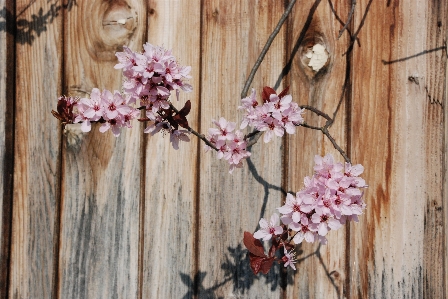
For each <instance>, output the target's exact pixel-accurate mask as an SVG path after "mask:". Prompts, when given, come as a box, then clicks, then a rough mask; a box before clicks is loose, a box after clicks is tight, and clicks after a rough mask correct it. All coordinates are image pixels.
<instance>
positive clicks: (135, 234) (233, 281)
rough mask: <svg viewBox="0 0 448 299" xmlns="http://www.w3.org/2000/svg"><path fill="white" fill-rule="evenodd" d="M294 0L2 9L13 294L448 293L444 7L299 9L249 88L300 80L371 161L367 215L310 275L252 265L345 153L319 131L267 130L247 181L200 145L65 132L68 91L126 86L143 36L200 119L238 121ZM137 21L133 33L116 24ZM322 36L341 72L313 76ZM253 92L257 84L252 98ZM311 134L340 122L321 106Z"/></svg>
mask: <svg viewBox="0 0 448 299" xmlns="http://www.w3.org/2000/svg"><path fill="white" fill-rule="evenodd" d="M288 4H289V1H288V0H285V1H274V0H241V1H223V0H211V1H208V0H151V1H144V0H113V1H100V0H92V1H90V0H89V1H87V0H76V1H75V0H66V1H56V0H50V1H48V0H35V1H29V0H20V1H11V0H0V168H1V169H2V170H3V171H2V172H1V174H2V177H1V178H0V191H1V193H0V209H1V211H0V258H1V260H0V298H1V299H6V298H11V299H12V298H14V299H15V298H24V299H28V298H45V299H46V298H54V299H56V298H61V299H62V298H130V299H132V298H138V299H142V298H291V299H292V298H446V297H447V296H448V293H447V292H448V283H447V277H448V261H447V244H448V240H447V238H446V229H447V218H448V212H447V203H448V202H447V196H448V191H447V187H446V186H447V181H446V169H447V166H446V165H447V163H448V162H447V161H448V160H447V157H446V149H447V141H446V140H447V138H448V134H447V132H448V125H447V114H446V109H445V105H446V84H447V82H446V66H447V63H446V61H447V48H446V40H447V20H448V13H447V9H448V5H447V3H446V1H420V0H411V1H398V0H388V1H373V0H358V1H356V6H355V10H354V14H353V18H352V19H351V22H350V24H349V26H348V28H347V30H346V31H345V32H343V34H342V36H341V37H340V38H338V35H339V30H340V29H341V28H342V27H343V26H344V23H345V22H346V20H347V18H348V15H349V12H350V8H351V5H352V1H351V0H343V1H334V0H333V1H332V0H329V1H322V0H314V1H297V3H296V4H295V7H294V8H293V10H292V12H291V14H290V16H289V17H288V19H287V21H286V22H285V24H284V25H283V27H282V28H281V30H280V32H279V34H278V35H277V37H276V39H275V40H274V42H273V44H272V46H271V48H270V50H269V52H268V54H267V56H266V57H265V59H264V61H263V62H262V63H261V66H260V69H259V71H258V72H257V74H256V76H255V79H254V81H253V83H252V85H251V88H252V87H253V88H255V89H256V90H257V93H258V94H260V93H261V88H262V87H263V86H265V85H268V86H271V87H274V88H275V89H277V90H278V91H281V90H282V89H283V88H285V87H287V86H289V87H290V93H291V95H292V96H293V100H294V101H296V102H297V103H299V104H307V105H312V106H315V107H316V108H318V109H320V110H322V111H324V112H325V113H327V114H328V115H330V116H331V117H335V122H334V124H333V125H332V126H331V127H330V132H331V134H332V136H333V137H334V138H335V139H336V140H337V142H338V144H339V145H340V146H341V147H342V148H343V149H344V150H345V151H346V152H347V153H348V155H349V156H350V157H351V159H352V161H353V163H356V164H357V163H361V164H363V165H364V166H365V173H364V174H363V177H364V178H365V179H366V181H367V184H368V185H369V188H368V189H367V190H366V192H365V201H366V203H367V209H366V212H365V214H364V215H362V216H361V217H360V222H359V223H352V224H350V225H349V226H346V227H343V228H342V229H340V230H339V231H337V232H330V233H329V235H328V244H327V245H324V246H320V245H318V244H304V245H299V246H297V248H296V251H297V258H298V260H299V261H298V263H297V264H296V265H297V271H296V272H294V271H292V270H291V269H287V270H286V269H284V268H283V267H282V266H281V265H277V264H276V265H274V267H273V268H272V269H271V272H270V273H269V274H268V275H262V274H259V275H258V276H254V275H253V274H252V272H251V270H250V268H249V263H248V260H247V257H246V254H247V251H246V250H245V248H244V246H243V244H242V238H243V232H244V231H251V232H254V231H255V230H256V229H257V227H258V221H259V219H260V217H270V215H271V214H272V213H273V212H275V209H276V207H279V206H281V205H282V203H283V201H284V199H285V195H286V192H296V191H298V190H300V188H302V186H303V178H304V177H305V176H307V175H311V174H312V167H313V164H314V163H313V157H314V155H315V154H320V155H324V154H327V153H332V154H333V155H335V156H336V157H337V159H338V160H339V161H342V160H343V159H342V157H341V156H340V155H339V154H338V152H337V151H336V150H335V149H334V148H333V146H332V144H331V143H330V142H329V141H328V139H326V138H325V136H323V135H322V133H321V132H319V131H316V130H310V129H305V128H297V132H296V134H295V135H293V136H286V137H284V138H276V139H275V140H274V141H273V142H270V143H268V144H264V143H263V142H262V139H260V141H259V142H258V143H257V144H255V145H254V146H253V147H252V148H251V152H252V157H251V158H250V159H249V160H247V162H245V165H244V168H243V169H237V170H235V171H234V173H233V174H232V175H230V174H229V173H228V166H227V165H226V163H225V162H224V161H220V160H217V159H216V155H215V154H214V153H211V152H209V153H205V152H204V150H203V143H202V142H198V140H197V139H196V138H195V137H194V136H191V139H192V140H191V142H190V143H183V144H181V145H180V149H179V150H178V151H176V150H174V149H172V147H171V145H170V143H169V137H168V136H165V137H163V136H162V134H158V135H155V136H149V135H147V134H144V133H143V129H144V125H143V124H140V123H137V122H135V124H134V127H133V128H132V129H131V130H123V131H122V134H121V135H120V137H119V138H115V137H114V136H113V135H112V134H111V133H110V132H107V133H106V134H101V133H99V132H98V127H99V126H97V125H94V126H93V128H92V129H93V130H92V132H90V133H89V134H84V133H82V132H81V131H80V130H79V128H78V127H76V126H73V125H70V126H67V128H66V130H62V128H61V127H60V126H59V123H58V121H57V120H56V119H55V118H53V116H52V115H51V113H50V111H51V110H52V109H55V108H56V101H57V97H58V95H61V94H66V95H72V96H85V95H87V94H88V93H89V92H90V91H91V90H92V88H93V87H98V88H100V89H103V88H107V89H110V90H115V89H117V90H119V89H120V86H121V82H122V76H121V72H120V71H119V70H115V69H114V68H113V66H114V65H115V63H116V57H115V52H116V51H121V49H122V46H123V45H128V46H129V47H130V48H132V49H133V50H141V49H142V44H143V43H145V42H146V41H149V42H150V43H153V44H156V45H161V46H164V47H166V48H169V49H172V50H173V54H174V55H175V56H176V57H177V58H178V60H179V62H180V63H181V64H182V65H191V66H192V72H191V75H192V79H190V82H189V83H190V84H192V85H193V88H194V91H193V92H192V93H189V94H186V93H181V96H180V101H179V102H177V101H176V100H174V101H173V102H174V105H175V106H177V107H182V105H183V104H184V103H185V102H186V101H187V100H190V101H191V102H192V111H191V113H190V114H189V115H188V120H189V123H190V125H191V126H192V127H193V128H196V129H197V130H198V131H199V132H201V133H207V129H208V128H209V127H212V126H213V125H212V120H213V119H219V117H225V118H227V119H229V120H232V121H240V120H241V118H242V114H241V112H240V111H238V110H237V106H238V105H240V94H241V90H242V88H243V85H244V83H245V81H246V79H247V77H248V75H249V73H250V71H251V69H252V66H253V65H254V63H255V62H256V60H257V58H258V56H259V54H260V52H261V50H262V48H263V46H264V44H265V42H266V41H267V39H268V37H269V35H270V34H271V32H272V31H273V29H274V28H275V26H276V25H277V22H278V20H279V19H280V17H281V16H282V14H283V12H284V10H285V8H286V7H287V6H288ZM121 19H125V20H126V22H125V24H122V22H117V20H121ZM315 44H321V45H323V46H324V47H325V48H326V50H327V51H328V54H329V59H328V62H327V63H326V64H325V66H324V67H323V68H322V69H320V70H319V71H318V72H316V71H313V70H312V69H311V67H310V66H308V63H309V58H307V57H306V53H307V52H308V50H309V49H310V48H311V47H312V46H313V45H315ZM249 92H250V91H249ZM305 119H306V121H307V123H308V124H311V125H323V124H324V119H322V118H321V117H317V116H316V115H314V114H313V113H312V112H310V111H308V112H306V114H305Z"/></svg>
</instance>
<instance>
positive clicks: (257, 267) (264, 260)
mask: <svg viewBox="0 0 448 299" xmlns="http://www.w3.org/2000/svg"><path fill="white" fill-rule="evenodd" d="M274 259H275V258H274V257H261V256H256V255H254V254H252V253H249V261H250V268H251V269H252V272H254V274H255V275H257V274H258V273H259V272H260V271H261V272H262V273H264V274H268V272H269V270H270V269H271V267H272V263H273V262H274Z"/></svg>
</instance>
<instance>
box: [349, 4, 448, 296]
mask: <svg viewBox="0 0 448 299" xmlns="http://www.w3.org/2000/svg"><path fill="white" fill-rule="evenodd" d="M366 10H367V11H368V12H367V15H366V17H365V19H364V20H363V13H362V12H364V11H366ZM446 14H447V7H446V3H445V2H443V1H429V2H428V1H408V2H406V3H404V2H401V1H392V0H391V1H387V3H384V2H383V3H380V2H376V1H359V2H358V11H357V14H356V19H355V28H357V27H359V26H360V24H361V25H363V26H362V29H361V30H360V31H359V32H360V33H359V36H358V37H359V39H360V44H361V47H360V48H358V47H357V46H356V47H355V50H354V64H353V65H354V66H355V68H354V71H353V78H354V81H353V82H354V83H353V106H352V113H351V115H352V131H351V135H352V137H351V140H352V148H353V156H354V157H355V159H356V161H357V162H360V163H362V164H364V165H365V169H366V171H365V175H366V180H367V183H368V184H369V185H370V187H369V189H368V190H367V192H366V195H367V198H366V202H367V211H366V214H365V215H364V216H363V217H362V219H361V223H360V224H357V225H354V226H352V227H351V228H350V229H351V240H350V247H351V248H352V251H351V257H350V267H351V269H350V286H351V293H350V297H351V298H361V297H362V298H367V297H369V298H380V297H381V298H445V297H446V277H445V274H444V271H446V270H445V269H444V266H445V265H446V264H445V261H446V247H445V245H444V238H445V233H446V231H445V227H446V226H444V221H445V224H446V219H444V213H445V211H444V209H446V197H445V198H444V197H443V196H444V189H445V190H446V185H443V176H444V174H445V173H446V169H444V168H443V167H444V163H443V161H444V160H443V159H444V155H446V146H445V145H446V144H445V143H444V142H445V141H444V136H445V134H446V133H445V122H446V119H445V118H444V114H445V112H444V110H445V105H446V97H445V93H446V90H445V79H446V77H445V76H446V47H445V42H444V41H445V38H446V28H447V27H446V26H447V25H446V19H447V15H446ZM445 167H446V165H445Z"/></svg>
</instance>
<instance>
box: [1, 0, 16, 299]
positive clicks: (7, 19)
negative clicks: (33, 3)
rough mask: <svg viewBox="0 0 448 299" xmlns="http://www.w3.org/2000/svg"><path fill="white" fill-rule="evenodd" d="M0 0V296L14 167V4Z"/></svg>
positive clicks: (4, 287)
mask: <svg viewBox="0 0 448 299" xmlns="http://www.w3.org/2000/svg"><path fill="white" fill-rule="evenodd" d="M14 6H15V5H14V2H13V1H6V0H0V169H1V174H0V285H1V286H2V287H1V288H0V298H2V299H6V298H7V297H8V284H9V260H10V259H9V258H10V242H11V239H10V238H11V220H12V217H11V216H12V190H13V182H12V178H13V169H14V97H15V89H14V87H15V84H14V80H15V60H14V58H15V44H14V24H15V7H14Z"/></svg>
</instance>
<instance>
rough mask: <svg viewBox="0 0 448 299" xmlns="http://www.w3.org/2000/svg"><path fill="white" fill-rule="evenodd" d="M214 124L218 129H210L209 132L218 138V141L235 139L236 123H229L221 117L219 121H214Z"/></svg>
mask: <svg viewBox="0 0 448 299" xmlns="http://www.w3.org/2000/svg"><path fill="white" fill-rule="evenodd" d="M213 123H214V124H215V125H216V126H217V127H218V128H210V129H209V130H208V132H209V133H210V134H211V135H214V136H215V137H217V139H218V140H232V139H233V138H234V134H232V131H233V130H234V129H235V127H236V123H234V122H228V121H227V120H226V119H225V118H224V117H221V118H220V119H219V121H216V120H213Z"/></svg>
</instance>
